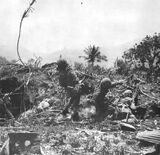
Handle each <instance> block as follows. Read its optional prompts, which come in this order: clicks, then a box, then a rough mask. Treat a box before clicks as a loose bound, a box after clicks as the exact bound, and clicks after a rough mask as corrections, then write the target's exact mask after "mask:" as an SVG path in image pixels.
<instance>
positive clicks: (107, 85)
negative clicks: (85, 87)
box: [100, 78, 112, 91]
mask: <svg viewBox="0 0 160 155" xmlns="http://www.w3.org/2000/svg"><path fill="white" fill-rule="evenodd" d="M111 86H112V83H111V80H110V79H109V78H104V79H102V81H101V83H100V89H101V91H108V89H109V88H110V87H111Z"/></svg>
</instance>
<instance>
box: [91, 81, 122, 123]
mask: <svg viewBox="0 0 160 155" xmlns="http://www.w3.org/2000/svg"><path fill="white" fill-rule="evenodd" d="M123 83H124V81H123V80H121V81H117V82H111V80H110V79H109V78H104V79H102V81H101V83H100V88H99V90H98V92H97V93H96V94H95V95H94V96H93V100H94V101H95V107H96V116H95V119H96V120H101V119H103V118H104V117H105V115H106V114H105V113H106V110H108V104H107V103H106V102H105V96H106V94H107V93H108V92H109V90H110V89H111V88H114V87H116V86H117V85H121V84H123Z"/></svg>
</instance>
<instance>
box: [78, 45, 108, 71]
mask: <svg viewBox="0 0 160 155" xmlns="http://www.w3.org/2000/svg"><path fill="white" fill-rule="evenodd" d="M84 52H85V54H86V56H79V58H84V59H85V60H86V61H87V62H88V64H89V65H91V68H92V69H93V66H94V63H95V62H101V61H107V57H106V56H105V55H101V52H100V51H99V47H98V46H97V47H96V46H95V45H93V46H91V45H90V46H88V48H86V49H85V50H84Z"/></svg>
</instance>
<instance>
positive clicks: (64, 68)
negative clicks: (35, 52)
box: [57, 59, 91, 117]
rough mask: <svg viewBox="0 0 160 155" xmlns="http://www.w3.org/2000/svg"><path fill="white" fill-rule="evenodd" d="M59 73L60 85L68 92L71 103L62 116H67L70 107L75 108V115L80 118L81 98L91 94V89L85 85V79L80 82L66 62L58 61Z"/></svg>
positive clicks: (66, 106)
mask: <svg viewBox="0 0 160 155" xmlns="http://www.w3.org/2000/svg"><path fill="white" fill-rule="evenodd" d="M57 65H58V67H57V71H58V75H59V84H60V86H61V87H63V88H64V89H65V91H66V92H67V97H68V98H69V102H68V103H67V104H66V105H65V108H64V110H63V111H62V115H64V116H65V115H66V114H67V113H69V112H68V110H69V108H70V107H72V108H73V111H74V115H73V116H76V115H77V116H76V117H78V112H77V111H78V106H79V102H80V96H81V95H84V94H87V93H89V92H90V91H89V90H90V89H91V88H90V87H89V86H87V85H85V82H84V79H85V77H84V78H83V80H81V81H80V80H79V79H78V77H77V75H76V74H75V73H74V72H73V70H72V69H71V67H70V66H69V64H68V63H67V61H66V60H63V59H61V60H58V62H57Z"/></svg>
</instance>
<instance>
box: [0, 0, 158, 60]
mask: <svg viewBox="0 0 160 155" xmlns="http://www.w3.org/2000/svg"><path fill="white" fill-rule="evenodd" d="M28 4H29V1H28V0H0V52H1V53H0V54H1V55H3V56H7V57H8V58H9V59H11V58H17V55H16V41H17V36H18V27H19V22H20V19H21V16H22V14H23V12H24V10H25V9H26V8H27V7H28ZM34 9H35V10H34V12H33V13H31V14H30V15H29V17H28V18H25V19H24V22H23V27H22V38H21V42H20V51H21V56H22V59H28V58H31V57H33V55H34V54H35V55H36V56H42V57H43V59H44V61H45V62H46V61H47V60H48V61H51V60H54V59H55V57H58V56H59V55H60V53H61V52H62V53H65V54H68V56H70V55H71V56H72V57H73V55H74V56H77V57H78V55H79V53H80V54H81V53H82V55H83V50H84V48H85V47H87V46H88V45H90V44H91V45H93V44H95V45H97V46H100V48H101V51H102V53H103V54H106V55H107V56H108V59H109V60H110V62H109V63H111V62H113V60H115V58H116V57H117V56H120V55H121V54H122V52H123V51H124V50H126V49H127V48H129V47H132V45H133V44H134V43H136V42H138V41H140V40H141V39H142V38H144V37H145V36H146V35H153V34H154V33H155V32H160V18H159V17H160V15H159V14H160V0H37V3H35V5H34ZM54 53H55V54H54ZM65 56H66V55H65Z"/></svg>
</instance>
